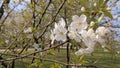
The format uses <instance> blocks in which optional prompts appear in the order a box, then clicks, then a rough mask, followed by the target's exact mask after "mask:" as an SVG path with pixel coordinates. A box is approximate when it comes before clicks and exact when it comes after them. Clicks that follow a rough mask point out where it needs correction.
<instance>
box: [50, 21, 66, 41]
mask: <svg viewBox="0 0 120 68" xmlns="http://www.w3.org/2000/svg"><path fill="white" fill-rule="evenodd" d="M66 34H67V29H66V28H65V21H64V20H63V19H61V20H60V21H59V22H58V23H55V28H54V29H53V31H51V39H52V43H53V42H54V40H56V41H66V40H67V37H66Z"/></svg>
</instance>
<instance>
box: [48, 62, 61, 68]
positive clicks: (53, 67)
mask: <svg viewBox="0 0 120 68" xmlns="http://www.w3.org/2000/svg"><path fill="white" fill-rule="evenodd" d="M50 68H62V65H60V64H58V63H53V64H52V65H51V67H50Z"/></svg>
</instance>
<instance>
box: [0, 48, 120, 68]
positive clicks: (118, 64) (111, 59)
mask: <svg viewBox="0 0 120 68" xmlns="http://www.w3.org/2000/svg"><path fill="white" fill-rule="evenodd" d="M73 53H74V51H70V54H71V55H73ZM44 58H47V59H51V60H57V61H60V62H66V50H65V49H61V50H60V52H58V51H57V50H56V51H55V55H46V56H45V57H44ZM72 58H73V57H72V56H71V59H72ZM85 60H87V61H88V62H89V64H92V65H95V66H97V67H98V68H120V54H119V55H118V54H117V55H115V54H113V53H112V52H104V51H103V50H102V49H96V50H95V52H94V53H93V54H92V55H87V56H85ZM15 62H16V63H15V68H28V66H29V65H30V64H31V59H30V58H25V59H20V60H16V61H15ZM51 64H52V62H48V61H43V67H44V68H50V66H51ZM0 68H2V67H1V66H0ZM62 68H65V66H63V67H62Z"/></svg>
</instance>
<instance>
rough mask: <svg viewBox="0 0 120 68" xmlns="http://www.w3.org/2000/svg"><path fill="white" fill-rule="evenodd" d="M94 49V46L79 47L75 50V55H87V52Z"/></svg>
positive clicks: (89, 52)
mask: <svg viewBox="0 0 120 68" xmlns="http://www.w3.org/2000/svg"><path fill="white" fill-rule="evenodd" d="M93 51H94V48H91V47H89V48H85V49H83V48H81V49H79V50H78V51H76V52H75V54H76V55H87V54H91V53H92V52H93Z"/></svg>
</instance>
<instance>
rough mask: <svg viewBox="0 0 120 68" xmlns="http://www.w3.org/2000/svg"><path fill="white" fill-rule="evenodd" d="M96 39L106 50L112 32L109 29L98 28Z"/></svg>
mask: <svg viewBox="0 0 120 68" xmlns="http://www.w3.org/2000/svg"><path fill="white" fill-rule="evenodd" d="M96 34H97V36H96V38H97V41H98V42H99V43H100V44H101V45H102V47H103V48H104V47H105V46H106V41H107V39H108V38H110V36H111V31H110V30H109V29H108V28H107V27H103V26H102V27H98V28H97V30H96Z"/></svg>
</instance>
